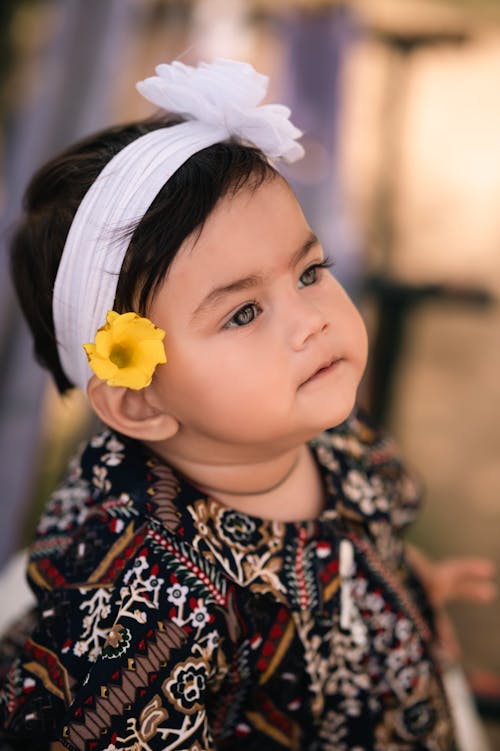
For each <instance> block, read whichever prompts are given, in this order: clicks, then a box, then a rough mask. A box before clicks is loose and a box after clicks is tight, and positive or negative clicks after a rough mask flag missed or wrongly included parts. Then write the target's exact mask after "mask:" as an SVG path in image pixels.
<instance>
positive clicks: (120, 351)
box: [109, 344, 132, 368]
mask: <svg viewBox="0 0 500 751" xmlns="http://www.w3.org/2000/svg"><path fill="white" fill-rule="evenodd" d="M109 359H110V360H111V362H112V363H113V365H116V367H117V368H126V367H128V366H129V365H130V363H131V361H132V352H131V350H130V347H124V346H123V344H113V347H112V349H111V352H110V353H109Z"/></svg>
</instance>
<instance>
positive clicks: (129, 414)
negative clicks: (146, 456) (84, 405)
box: [87, 376, 179, 441]
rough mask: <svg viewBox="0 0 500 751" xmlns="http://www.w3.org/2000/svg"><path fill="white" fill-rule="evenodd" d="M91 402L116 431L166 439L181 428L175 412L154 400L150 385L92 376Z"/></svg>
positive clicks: (89, 384) (96, 411)
mask: <svg viewBox="0 0 500 751" xmlns="http://www.w3.org/2000/svg"><path fill="white" fill-rule="evenodd" d="M87 394H88V397H89V400H90V403H91V405H92V407H93V409H94V411H95V413H96V414H97V415H98V417H100V418H101V420H102V421H103V422H104V423H106V425H109V427H110V428H113V430H117V431H118V432H120V433H123V434H124V435H128V436H130V437H131V438H138V439H139V440H141V441H165V440H167V439H168V438H172V437H173V436H174V435H175V434H176V433H177V431H178V430H179V423H178V422H177V420H176V419H175V417H173V416H172V415H170V414H168V413H167V412H165V411H163V410H162V409H160V408H159V407H158V406H156V405H155V404H154V403H153V400H152V399H150V391H149V388H148V387H146V388H144V389H140V390H138V391H136V390H134V389H127V388H125V387H124V386H109V385H108V384H107V383H106V382H105V381H101V380H100V379H99V378H97V376H92V378H91V379H90V381H89V383H88V386H87Z"/></svg>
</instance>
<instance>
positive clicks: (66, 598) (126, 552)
mask: <svg viewBox="0 0 500 751" xmlns="http://www.w3.org/2000/svg"><path fill="white" fill-rule="evenodd" d="M311 450H312V451H313V452H314V454H315V457H316V460H317V462H318V466H319V468H320V471H321V473H322V476H323V479H324V483H325V488H326V489H327V497H328V502H327V505H326V508H325V509H324V511H323V513H322V514H321V516H320V517H319V518H318V519H317V520H314V521H305V522H296V523H280V522H273V521H267V520H263V519H258V518H256V517H252V516H250V515H247V514H243V513H241V512H239V511H235V510H233V509H230V508H227V507H225V506H223V505H221V504H220V503H219V502H218V501H216V500H215V499H213V498H210V497H205V496H203V495H202V494H201V493H200V492H199V491H198V490H196V489H195V488H194V487H193V486H191V485H190V484H189V483H187V482H186V481H185V479H184V478H182V477H179V476H177V475H176V474H175V473H174V472H173V471H172V470H170V468H168V467H167V466H165V465H164V464H162V463H160V462H159V460H158V459H156V458H155V457H153V456H152V455H150V454H148V453H147V451H146V450H145V449H144V447H142V446H141V445H140V444H139V443H137V442H135V441H132V440H130V439H128V438H125V437H123V436H120V435H117V434H115V433H113V432H111V431H108V430H107V431H104V432H102V433H100V434H99V435H98V436H96V437H94V438H93V439H92V440H91V441H90V443H89V444H88V446H87V447H86V448H85V450H84V451H83V453H82V455H81V456H80V457H78V458H77V460H76V461H75V462H74V463H73V465H72V467H71V469H70V472H69V475H68V477H67V479H66V481H65V482H64V483H63V485H62V486H61V488H59V490H58V491H57V492H56V493H55V494H54V495H53V497H52V499H51V501H50V502H49V504H48V507H47V510H46V512H45V514H44V516H43V518H42V519H41V521H40V524H39V528H38V536H37V539H36V541H35V543H34V544H33V546H32V549H31V555H30V563H29V568H28V577H29V581H30V584H31V586H32V588H33V590H34V591H35V594H36V596H37V601H38V606H37V609H36V612H35V614H34V616H33V621H32V622H30V623H28V624H25V626H24V628H25V630H26V632H27V633H26V635H25V637H23V638H21V637H20V635H19V634H18V635H17V645H16V647H15V649H12V641H11V642H10V650H9V651H8V653H7V651H6V652H5V659H4V671H3V676H4V678H3V688H2V690H1V692H0V717H1V718H2V728H3V731H2V732H3V737H4V738H5V739H8V740H9V742H10V743H11V744H12V745H13V747H14V748H16V744H17V747H19V748H23V749H25V750H27V749H33V751H34V750H35V749H42V748H48V744H49V741H50V740H53V739H59V740H60V741H61V742H62V743H64V745H65V746H66V747H67V748H68V749H72V751H97V750H98V749H99V750H101V751H160V749H161V751H174V750H176V751H181V750H182V751H185V750H187V749H189V750H190V751H209V750H210V749H217V751H233V750H235V749H238V751H257V749H258V750H259V751H263V749H265V750H266V751H279V750H283V749H295V750H296V751H354V750H355V749H356V751H363V750H364V751H417V749H418V751H444V750H445V749H451V748H452V741H451V729H450V723H449V717H448V710H447V707H446V702H445V699H444V696H443V692H442V687H441V680H440V674H439V668H438V665H437V663H436V662H435V659H434V657H433V635H432V623H431V621H430V616H429V612H428V609H427V607H426V604H425V599H424V597H423V594H422V591H421V589H420V587H419V585H418V583H417V582H416V581H415V580H414V578H413V576H412V574H411V571H410V570H409V569H408V567H407V565H406V563H405V559H404V550H403V544H402V542H401V539H400V536H399V532H400V531H401V530H402V529H403V528H404V527H405V526H406V525H407V524H409V523H410V522H411V521H412V520H413V519H414V517H415V514H416V511H417V507H418V502H417V501H418V493H417V488H416V486H415V484H414V483H413V481H412V480H411V479H410V477H409V476H408V475H407V474H406V473H405V471H404V470H403V468H402V466H401V463H400V461H399V459H398V457H397V454H396V452H395V449H394V446H393V444H392V443H391V442H390V441H388V440H387V439H386V438H384V437H383V436H382V435H380V434H379V433H378V432H377V431H375V430H374V429H373V428H372V426H371V425H370V424H369V423H368V421H367V420H366V419H364V418H361V417H360V416H358V415H355V416H353V417H352V418H351V419H350V420H349V421H348V422H346V423H345V424H343V425H342V426H340V427H338V428H336V429H334V430H331V431H327V432H326V433H324V434H322V435H321V436H319V437H318V438H317V439H315V440H314V441H313V442H311ZM342 551H343V552H342ZM346 551H347V552H348V553H349V556H348V558H349V560H348V563H347V564H346V563H345V560H344V559H343V555H344V553H345V552H346Z"/></svg>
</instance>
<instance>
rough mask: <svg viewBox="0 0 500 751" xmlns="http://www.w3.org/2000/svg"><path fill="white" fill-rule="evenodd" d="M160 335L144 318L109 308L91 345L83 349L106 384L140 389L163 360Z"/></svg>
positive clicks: (163, 333) (163, 354)
mask: <svg viewBox="0 0 500 751" xmlns="http://www.w3.org/2000/svg"><path fill="white" fill-rule="evenodd" d="M164 336H165V332H164V331H162V329H159V328H157V327H156V326H155V325H154V324H153V323H151V321H150V320H149V319H148V318H141V317H140V316H138V315H137V313H123V314H122V315H120V314H119V313H116V312H115V311H114V310H110V311H109V312H108V314H107V316H106V324H105V325H104V326H101V328H100V329H99V330H98V331H97V334H96V337H95V344H84V345H83V348H84V350H85V352H86V353H87V357H88V360H89V364H90V367H91V368H92V370H93V371H94V373H95V374H96V376H97V377H98V378H100V379H101V380H103V381H107V383H108V384H109V385H110V386H126V387H127V388H129V389H143V388H145V387H146V386H149V384H150V383H151V379H152V377H153V373H154V372H155V369H156V366H157V365H160V364H162V363H165V362H167V358H166V356H165V347H164V345H163V337H164Z"/></svg>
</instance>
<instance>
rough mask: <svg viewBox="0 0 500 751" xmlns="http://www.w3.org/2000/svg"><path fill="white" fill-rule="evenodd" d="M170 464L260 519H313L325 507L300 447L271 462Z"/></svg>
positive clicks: (312, 466)
mask: <svg viewBox="0 0 500 751" xmlns="http://www.w3.org/2000/svg"><path fill="white" fill-rule="evenodd" d="M169 462H170V463H171V464H172V465H173V466H174V467H175V468H176V469H177V470H178V471H180V472H181V473H182V474H184V475H185V476H186V477H187V478H188V479H189V480H190V482H191V483H193V484H194V485H196V486H197V487H198V488H199V489H200V490H201V491H202V492H203V493H205V494H207V495H210V496H212V497H213V498H216V499H217V500H218V501H220V502H221V503H223V504H224V505H226V506H228V507H230V508H234V509H237V510H238V511H242V512H244V513H247V514H251V515H253V516H257V517H260V518H263V519H273V520H276V521H302V520H306V519H314V518H316V517H317V516H318V515H319V514H320V513H321V510H322V508H323V506H324V488H323V483H322V480H321V475H320V472H319V469H318V467H317V465H316V462H315V460H314V458H313V456H312V454H311V451H310V449H309V447H308V446H307V445H306V444H304V445H303V446H300V447H298V448H295V449H293V450H291V451H288V452H285V453H284V454H282V455H280V456H278V457H274V458H273V459H272V460H269V461H264V462H255V463H248V464H229V465H225V464H222V465H216V464H200V463H196V464H195V463H192V462H187V461H185V460H179V459H178V458H177V457H176V458H171V457H170V458H169Z"/></svg>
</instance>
